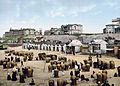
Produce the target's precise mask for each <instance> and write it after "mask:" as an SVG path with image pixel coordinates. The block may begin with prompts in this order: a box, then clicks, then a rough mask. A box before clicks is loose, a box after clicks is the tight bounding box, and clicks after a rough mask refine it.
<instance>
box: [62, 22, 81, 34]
mask: <svg viewBox="0 0 120 86" xmlns="http://www.w3.org/2000/svg"><path fill="white" fill-rule="evenodd" d="M61 29H62V31H63V32H64V33H65V34H81V33H82V32H83V25H81V24H68V25H62V26H61Z"/></svg>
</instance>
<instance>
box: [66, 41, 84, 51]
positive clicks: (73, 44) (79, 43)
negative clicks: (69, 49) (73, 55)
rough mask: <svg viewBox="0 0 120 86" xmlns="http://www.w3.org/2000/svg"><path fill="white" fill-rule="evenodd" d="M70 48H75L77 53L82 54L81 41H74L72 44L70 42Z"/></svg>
mask: <svg viewBox="0 0 120 86" xmlns="http://www.w3.org/2000/svg"><path fill="white" fill-rule="evenodd" d="M68 46H75V52H80V47H81V46H82V43H81V41H79V40H72V42H70V43H69V44H68Z"/></svg>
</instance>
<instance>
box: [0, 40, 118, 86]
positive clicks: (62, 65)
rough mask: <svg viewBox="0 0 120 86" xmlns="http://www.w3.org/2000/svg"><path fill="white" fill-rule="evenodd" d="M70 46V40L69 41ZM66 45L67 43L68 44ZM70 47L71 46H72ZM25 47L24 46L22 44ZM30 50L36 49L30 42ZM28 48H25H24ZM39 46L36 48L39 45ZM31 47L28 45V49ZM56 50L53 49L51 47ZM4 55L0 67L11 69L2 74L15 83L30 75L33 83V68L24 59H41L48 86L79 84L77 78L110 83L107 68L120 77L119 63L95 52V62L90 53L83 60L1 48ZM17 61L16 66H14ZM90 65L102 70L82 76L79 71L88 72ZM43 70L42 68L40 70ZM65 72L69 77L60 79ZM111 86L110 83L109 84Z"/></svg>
mask: <svg viewBox="0 0 120 86" xmlns="http://www.w3.org/2000/svg"><path fill="white" fill-rule="evenodd" d="M71 45H72V42H71ZM69 46H70V45H69ZM72 46H73V45H72ZM23 47H26V46H23ZM29 47H32V48H33V49H37V48H36V47H37V46H36V47H35V46H33V45H29ZM27 48H28V47H27ZM39 48H40V47H39ZM41 48H42V49H43V50H47V49H49V48H48V47H46V48H45V47H44V46H42V47H41ZM30 49H31V48H30ZM54 49H55V50H57V48H54ZM5 55H6V57H5V58H4V59H3V60H0V65H2V66H3V70H4V69H12V72H8V75H6V79H7V80H12V81H17V80H19V83H27V82H25V79H27V78H31V77H32V78H31V82H30V83H29V84H30V85H35V82H34V79H33V78H34V69H33V68H32V67H30V66H24V63H25V62H28V61H33V60H35V61H44V62H45V63H46V64H47V65H44V66H47V71H48V72H47V73H50V74H51V76H50V78H49V80H48V86H66V85H71V86H76V85H79V82H80V81H86V82H89V81H90V80H91V79H92V80H93V81H95V83H96V84H97V85H98V86H110V84H109V82H108V71H107V70H109V69H111V70H112V69H117V71H116V72H115V73H114V75H113V77H120V66H118V67H116V65H115V62H114V61H112V60H111V61H109V62H106V61H102V60H100V58H101V57H102V55H99V54H97V55H96V59H97V60H96V61H93V58H92V56H91V55H89V57H88V58H87V59H84V60H83V62H79V61H77V60H70V59H68V58H67V57H64V56H58V55H56V54H47V53H44V52H40V53H38V55H37V57H35V58H34V53H33V52H31V51H29V50H28V51H15V50H7V51H5ZM18 64H20V65H18ZM91 68H94V69H98V70H102V71H97V72H96V71H93V73H92V74H90V77H86V76H85V75H84V74H81V72H90V70H91ZM44 71H45V67H44V69H43V72H44ZM66 71H69V78H67V79H63V78H62V77H63V76H65V72H66ZM112 86H114V84H112Z"/></svg>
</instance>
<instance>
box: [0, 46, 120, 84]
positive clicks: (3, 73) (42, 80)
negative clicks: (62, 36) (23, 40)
mask: <svg viewBox="0 0 120 86" xmlns="http://www.w3.org/2000/svg"><path fill="white" fill-rule="evenodd" d="M11 49H13V50H16V51H21V50H22V51H28V50H27V49H22V47H14V48H11V47H9V48H8V50H11ZM30 51H32V52H33V53H34V59H33V61H27V62H24V66H30V67H31V68H33V70H34V74H33V79H34V81H35V86H48V81H49V80H50V79H54V80H57V79H58V78H52V77H51V73H49V72H48V69H47V68H48V65H49V64H50V63H46V64H45V61H36V60H35V57H37V55H38V53H40V52H45V53H47V54H56V55H58V56H65V57H67V58H68V59H71V60H72V59H73V60H77V62H78V63H80V62H83V60H85V59H88V55H80V54H79V53H78V54H76V55H75V56H74V55H72V54H68V55H66V54H64V53H61V52H53V51H40V50H30ZM4 57H6V56H5V53H4V50H0V60H2V59H4ZM92 59H93V61H96V60H97V59H96V56H92ZM100 59H101V60H103V61H107V62H108V61H111V60H113V61H114V62H115V66H116V67H118V66H120V60H119V59H117V58H115V57H109V56H102V58H100ZM18 66H20V63H18ZM44 66H45V71H43V70H44ZM11 70H12V69H3V67H2V66H0V86H29V83H30V82H31V78H27V79H25V83H19V80H17V81H7V79H6V77H7V73H8V72H11ZM71 70H74V69H70V70H68V71H64V72H65V75H64V76H60V77H59V78H63V79H66V80H67V81H70V71H71ZM93 70H94V71H95V72H96V73H97V72H98V71H101V70H99V69H94V68H93V67H91V68H90V72H80V74H84V75H85V77H87V78H89V79H90V81H88V82H87V81H78V82H77V86H97V84H96V83H95V81H94V80H93V79H91V78H90V75H91V74H92V72H93ZM107 72H108V81H109V83H110V85H111V84H114V85H115V86H120V82H119V81H120V78H119V77H113V75H114V73H115V72H117V69H116V68H115V69H109V70H107ZM17 77H18V78H19V76H17ZM55 86H56V85H55ZM67 86H70V85H67Z"/></svg>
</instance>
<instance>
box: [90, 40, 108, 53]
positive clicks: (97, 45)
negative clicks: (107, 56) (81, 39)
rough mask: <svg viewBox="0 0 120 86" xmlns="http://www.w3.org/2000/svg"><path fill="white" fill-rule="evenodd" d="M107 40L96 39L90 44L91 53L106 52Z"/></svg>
mask: <svg viewBox="0 0 120 86" xmlns="http://www.w3.org/2000/svg"><path fill="white" fill-rule="evenodd" d="M107 44H108V43H107V42H105V41H104V40H102V39H95V40H93V41H92V42H91V43H90V44H89V51H90V53H106V49H107Z"/></svg>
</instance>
